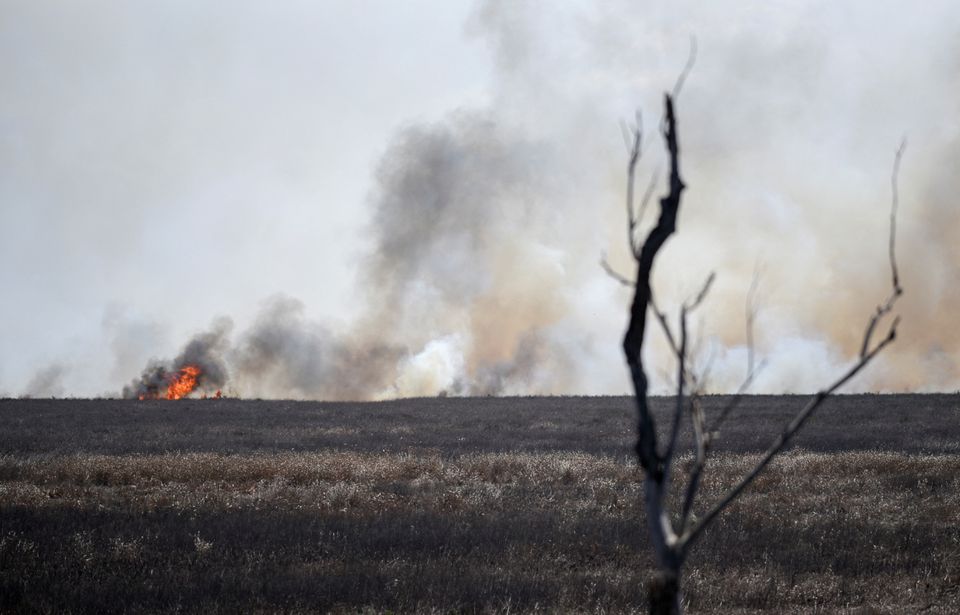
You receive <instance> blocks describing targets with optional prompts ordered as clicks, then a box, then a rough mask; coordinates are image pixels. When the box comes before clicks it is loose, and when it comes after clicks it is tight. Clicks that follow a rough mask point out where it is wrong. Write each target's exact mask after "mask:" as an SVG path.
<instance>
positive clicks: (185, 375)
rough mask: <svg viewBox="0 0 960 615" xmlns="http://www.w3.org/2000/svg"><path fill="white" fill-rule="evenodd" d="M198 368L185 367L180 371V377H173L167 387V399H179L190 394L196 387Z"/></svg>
mask: <svg viewBox="0 0 960 615" xmlns="http://www.w3.org/2000/svg"><path fill="white" fill-rule="evenodd" d="M199 375H200V368H199V367H197V366H196V365H187V366H186V367H182V368H181V369H180V375H179V376H176V377H174V379H173V380H171V382H170V386H168V387H167V399H180V398H181V397H185V396H187V395H189V394H190V392H191V391H193V389H195V388H196V386H197V377H198V376H199Z"/></svg>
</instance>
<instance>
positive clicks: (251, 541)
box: [0, 395, 960, 613]
mask: <svg viewBox="0 0 960 615" xmlns="http://www.w3.org/2000/svg"><path fill="white" fill-rule="evenodd" d="M722 401H723V398H708V400H707V408H708V411H709V408H710V407H716V406H717V405H718V404H720V403H722ZM803 402H804V398H800V397H767V396H755V397H748V398H746V400H745V402H744V404H743V407H742V410H741V411H740V412H739V414H738V415H737V416H736V418H735V420H732V421H730V422H729V423H728V426H727V428H726V429H725V431H724V432H723V434H722V437H721V441H720V444H719V445H718V447H717V454H716V456H715V457H714V458H713V460H712V462H711V464H710V465H708V469H707V474H705V476H704V485H703V493H702V496H701V500H700V502H701V505H700V508H701V509H702V508H704V507H706V506H707V505H708V504H709V503H710V502H712V501H714V500H715V499H716V498H718V497H719V496H720V495H721V494H722V492H723V490H724V489H725V487H726V486H728V485H730V484H732V483H733V482H734V481H735V480H736V479H737V478H738V477H739V476H741V475H742V474H743V473H744V472H745V471H746V470H747V469H748V468H749V466H750V464H751V463H752V461H753V460H754V459H756V457H757V455H758V453H759V452H760V451H762V450H763V448H765V445H766V443H767V442H768V441H769V440H770V438H771V437H773V435H774V434H775V433H776V432H777V430H778V429H779V427H780V426H782V425H783V423H784V422H785V421H786V420H788V419H789V417H790V416H791V415H792V412H794V411H795V410H796V409H797V408H798V407H799V406H800V405H801V404H802V403H803ZM655 403H657V404H659V409H660V410H661V411H663V412H666V411H667V409H668V408H669V404H670V403H671V400H669V399H660V400H655ZM632 418H633V413H632V406H631V400H629V399H627V398H485V399H457V398H443V399H414V400H402V401H396V402H383V403H370V404H361V403H356V404H353V403H312V402H284V401H253V400H251V401H239V400H231V399H220V400H180V401H176V402H167V401H152V402H139V401H116V400H4V401H0V611H2V612H48V613H63V612H171V611H182V612H200V611H205V612H213V613H216V612H231V613H232V612H258V611H259V612H277V611H282V612H316V611H321V612H325V611H334V612H366V611H369V612H382V611H393V612H398V611H399V612H450V611H463V612H530V611H539V612H556V611H567V612H570V611H575V612H598V613H600V612H639V611H642V610H643V608H644V596H643V594H644V589H643V588H644V579H645V578H646V576H647V574H648V572H649V570H650V560H649V556H648V554H647V548H646V532H645V525H644V523H645V522H644V519H643V516H642V515H643V512H642V510H641V506H640V494H639V474H638V472H637V470H636V468H635V467H634V464H632V463H631V461H630V458H629V450H630V446H631V440H632V433H633V431H632V430H633V427H632ZM958 587H960V396H957V395H897V396H871V395H856V396H841V397H837V398H835V399H833V400H832V401H830V402H828V404H827V405H826V406H824V408H823V409H822V410H821V411H820V413H819V414H818V415H817V416H816V417H814V419H812V420H811V422H810V423H809V425H808V427H807V428H806V429H805V431H803V432H802V433H801V435H800V436H799V438H798V439H797V442H796V444H795V446H794V447H793V448H792V449H791V450H790V452H789V453H787V454H785V455H784V456H783V457H781V458H780V459H779V460H777V461H775V462H774V463H773V464H772V465H771V467H770V469H769V470H768V472H767V473H766V474H764V475H763V476H762V477H761V478H760V479H759V480H758V481H757V482H756V483H755V485H754V486H753V487H752V488H751V489H750V490H748V491H747V492H746V493H745V494H744V496H743V497H742V498H741V500H740V501H739V502H738V503H737V504H735V505H734V506H733V507H732V508H731V509H730V510H729V511H727V513H726V514H725V515H724V516H723V517H722V518H721V519H720V520H719V521H718V522H717V523H716V524H715V525H714V526H712V527H711V528H710V530H708V532H707V535H706V536H705V537H704V540H703V542H702V543H700V544H699V546H698V548H697V549H696V551H695V552H694V554H693V556H692V557H691V561H690V563H689V564H688V567H687V575H686V577H685V585H684V591H685V598H686V600H687V602H688V608H689V611H690V612H695V613H697V612H707V613H709V612H741V613H748V612H757V611H768V612H777V613H826V612H850V613H902V612H919V611H921V610H923V611H924V612H934V613H953V612H958V610H960V590H958Z"/></svg>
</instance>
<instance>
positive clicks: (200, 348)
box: [121, 318, 233, 399]
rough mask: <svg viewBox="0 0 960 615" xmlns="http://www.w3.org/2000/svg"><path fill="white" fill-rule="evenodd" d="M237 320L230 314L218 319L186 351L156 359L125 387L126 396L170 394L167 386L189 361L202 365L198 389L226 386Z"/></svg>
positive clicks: (208, 389) (210, 390) (204, 392)
mask: <svg viewBox="0 0 960 615" xmlns="http://www.w3.org/2000/svg"><path fill="white" fill-rule="evenodd" d="M232 328H233V323H232V322H231V321H230V319H228V318H220V319H217V320H216V321H215V322H214V323H213V325H212V326H211V327H210V330H209V331H205V332H203V333H198V334H197V335H195V336H194V337H193V338H192V339H191V340H190V341H189V342H187V345H186V346H185V347H184V349H183V351H182V352H181V353H180V354H179V355H177V357H176V358H174V359H173V360H172V361H162V360H158V359H152V360H151V361H150V362H149V363H148V364H147V366H146V367H145V368H144V370H143V372H142V373H141V374H140V377H139V378H136V379H134V380H133V382H131V383H130V384H128V385H127V386H125V387H124V388H123V392H122V393H121V395H122V397H124V398H126V399H137V398H145V399H158V398H162V397H164V396H165V395H166V390H167V387H168V386H169V385H170V383H171V382H172V381H173V380H175V379H176V378H177V377H178V376H179V374H180V373H181V370H182V369H183V368H184V367H187V366H189V365H193V366H196V367H198V368H200V374H199V376H198V377H197V386H196V389H195V390H196V391H197V393H199V394H209V393H213V392H215V391H217V390H220V389H222V388H223V387H224V386H225V385H226V383H227V366H226V361H225V359H224V357H225V354H226V351H227V349H228V348H229V335H230V330H231V329H232Z"/></svg>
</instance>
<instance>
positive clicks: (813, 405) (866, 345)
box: [678, 144, 904, 559]
mask: <svg viewBox="0 0 960 615" xmlns="http://www.w3.org/2000/svg"><path fill="white" fill-rule="evenodd" d="M903 150H904V145H903V144H901V146H900V147H899V148H898V149H897V153H896V156H895V158H894V165H893V180H892V187H893V199H892V204H891V219H890V220H891V224H890V241H889V245H890V259H891V260H890V265H891V271H892V275H891V278H892V279H891V285H892V287H893V290H892V291H891V294H890V297H889V298H888V299H887V301H886V302H885V303H884V304H882V305H881V306H880V307H878V308H877V311H876V313H874V314H873V316H872V317H871V318H870V319H869V321H868V322H867V326H866V329H865V331H864V334H863V343H862V345H861V351H860V356H859V359H858V360H857V362H856V363H854V364H853V366H852V367H850V368H849V369H848V370H847V371H846V373H844V374H843V375H842V376H841V377H840V378H838V379H837V380H836V381H834V382H833V383H832V384H831V385H830V386H828V387H827V388H826V389H823V390H821V391H820V392H819V393H817V394H816V395H815V396H814V397H813V398H811V399H810V401H809V402H807V404H806V405H805V406H804V407H803V408H802V409H801V410H800V412H798V413H797V414H796V416H794V418H793V420H792V421H790V423H788V424H787V425H786V426H785V427H784V429H783V431H782V432H781V433H780V435H779V436H778V437H777V438H776V439H775V440H774V441H773V443H772V444H771V445H770V447H769V448H768V449H767V452H766V453H764V455H763V457H762V458H761V459H760V461H759V462H758V463H757V465H756V466H754V468H753V469H752V470H751V471H750V472H749V473H748V474H747V475H746V476H744V477H743V478H742V479H741V480H740V482H739V483H737V484H736V485H735V486H734V487H733V488H732V489H730V491H728V492H727V494H726V495H725V496H724V497H723V498H721V499H720V501H719V502H717V503H716V504H714V506H713V507H712V508H711V509H710V510H709V511H708V512H707V513H706V514H705V515H704V516H703V518H702V519H701V520H700V521H699V522H698V523H697V524H696V525H695V526H693V528H691V529H690V530H689V531H688V532H686V533H683V534H682V535H681V537H680V538H679V540H678V549H679V550H680V552H681V556H680V557H681V559H682V558H683V557H685V556H686V553H687V551H688V549H689V548H690V546H691V545H692V544H693V543H694V541H696V539H697V538H698V537H699V536H700V535H701V533H702V532H703V530H704V528H706V527H707V526H708V525H709V524H710V523H711V522H712V521H713V520H714V519H715V518H716V517H717V515H719V514H720V513H721V512H723V510H724V509H725V508H726V507H727V506H729V505H730V504H731V503H732V502H733V501H734V500H736V499H737V497H738V496H739V495H740V493H741V492H743V490H744V489H746V488H747V487H748V486H749V485H750V484H751V483H752V482H753V481H754V480H755V479H756V478H757V476H759V474H760V473H761V472H762V471H763V469H764V468H766V467H767V464H769V463H770V461H772V460H773V458H774V457H776V456H777V455H778V454H779V453H780V452H781V451H782V450H783V449H784V448H785V447H786V446H787V444H789V443H790V441H791V440H792V439H793V436H794V435H795V434H796V433H797V432H798V431H799V430H800V428H801V427H803V424H804V423H805V422H806V421H807V419H809V418H810V417H811V416H812V415H813V413H814V411H816V409H817V408H819V407H820V406H821V405H822V404H823V402H824V401H826V399H827V398H828V397H830V395H831V394H833V393H834V391H836V390H837V389H839V388H840V387H842V386H843V385H844V384H846V383H847V382H848V381H849V380H850V379H851V378H853V377H854V376H855V375H857V374H858V373H859V372H860V370H862V369H863V368H864V367H866V366H867V365H868V364H869V363H870V362H871V361H872V360H873V359H874V357H876V356H877V355H878V354H879V353H880V352H881V351H882V350H883V349H884V348H886V347H887V346H888V345H889V344H891V343H892V342H893V341H894V340H895V339H896V337H897V325H899V324H900V317H899V316H898V317H895V318H894V319H893V322H892V323H891V324H890V328H889V329H888V330H887V335H886V337H884V338H883V340H881V341H880V342H879V343H878V344H877V345H876V346H874V347H873V348H871V347H870V344H871V338H872V336H873V333H874V330H875V329H876V327H877V323H878V322H879V320H880V319H881V318H882V317H883V316H884V315H885V314H887V313H889V312H890V311H891V310H892V309H893V306H894V304H895V302H896V300H897V298H898V297H899V296H900V295H901V294H903V290H902V288H901V287H900V281H899V277H898V275H897V264H896V260H895V252H894V245H895V244H894V242H895V239H896V217H895V216H896V211H897V201H898V195H897V174H898V172H899V169H900V159H901V157H902V155H903ZM748 313H749V312H748ZM751 339H752V337H751ZM723 416H724V415H723V414H722V415H721V417H720V418H723ZM697 478H698V480H699V477H697ZM692 484H693V480H691V485H692ZM694 495H695V493H694V494H690V489H688V494H687V497H688V498H689V499H692V497H693V496H694ZM681 531H683V530H681Z"/></svg>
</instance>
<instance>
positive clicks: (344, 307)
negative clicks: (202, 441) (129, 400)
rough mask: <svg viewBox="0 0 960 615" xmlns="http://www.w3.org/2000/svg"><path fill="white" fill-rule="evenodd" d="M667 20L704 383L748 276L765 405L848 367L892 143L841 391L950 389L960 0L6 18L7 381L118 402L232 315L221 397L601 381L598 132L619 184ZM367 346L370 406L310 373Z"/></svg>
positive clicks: (602, 241) (655, 105)
mask: <svg viewBox="0 0 960 615" xmlns="http://www.w3.org/2000/svg"><path fill="white" fill-rule="evenodd" d="M690 35H695V36H696V37H697V40H698V42H699V57H698V60H697V65H696V67H695V69H694V71H693V73H692V74H691V76H690V79H689V81H688V83H687V86H686V88H685V90H684V92H683V94H682V96H681V99H680V101H679V103H678V109H679V113H680V131H681V132H680V135H681V144H682V147H683V151H684V174H685V176H686V179H687V182H688V184H689V185H690V190H689V191H688V193H687V198H686V200H685V202H684V205H683V210H682V213H681V219H680V230H679V234H678V235H677V237H675V238H674V239H672V240H671V243H670V244H669V246H668V248H667V249H666V250H665V251H664V253H663V254H662V255H661V257H660V260H659V261H658V268H657V277H656V280H657V284H658V285H659V288H661V289H662V290H661V292H660V294H661V296H662V297H664V303H665V304H666V305H667V306H670V305H675V304H676V301H677V300H679V299H682V298H683V297H684V296H686V295H687V294H689V293H690V292H692V289H694V288H695V287H696V286H697V282H698V281H699V280H701V279H702V278H703V277H704V276H705V275H706V274H707V273H708V272H709V271H711V270H715V271H716V272H717V274H718V276H719V277H718V284H717V288H716V292H715V293H714V295H713V296H712V297H711V303H709V304H708V305H707V306H706V307H707V309H705V310H704V313H703V319H704V322H703V324H702V327H701V331H702V333H701V339H702V343H701V347H700V350H701V352H702V354H703V356H704V357H705V358H704V361H705V362H708V361H711V360H712V365H713V369H712V373H713V374H714V378H715V380H714V381H715V384H714V387H715V389H716V390H724V389H727V388H729V387H730V386H733V384H734V383H735V382H736V381H737V379H738V378H739V371H738V370H740V369H741V368H742V363H743V355H744V350H743V346H742V344H743V334H742V327H743V322H742V313H743V296H744V293H745V292H746V289H747V287H748V286H749V283H750V279H751V275H752V272H753V270H754V268H755V267H756V264H757V263H761V269H762V271H763V277H762V283H761V293H760V297H761V305H762V306H763V311H762V313H761V318H760V321H759V323H758V324H759V326H760V327H761V328H762V331H761V332H760V333H759V346H760V348H759V349H760V351H761V353H762V354H763V355H764V356H766V357H767V358H768V359H769V361H770V363H771V367H770V368H769V369H768V372H767V373H766V374H765V375H764V376H763V378H762V379H761V381H760V382H758V386H759V388H760V390H766V391H772V392H779V391H806V390H812V389H813V388H815V387H816V386H818V385H820V384H824V383H825V381H824V379H825V378H828V377H829V375H830V374H831V373H832V370H834V369H836V368H837V367H838V366H840V365H843V364H844V363H845V362H846V361H847V360H848V359H849V358H850V357H851V356H853V354H854V353H855V351H856V349H857V347H858V339H857V338H858V336H859V335H860V332H861V331H862V327H863V323H864V321H865V318H866V317H867V315H868V314H869V313H870V310H871V309H872V307H873V305H875V304H876V302H877V301H879V300H881V299H882V298H883V297H884V296H885V293H886V292H887V291H888V287H887V286H886V285H887V284H888V280H887V277H888V269H887V263H886V260H885V258H886V254H885V240H886V237H885V233H886V226H885V225H886V215H887V212H888V206H889V202H890V188H889V183H890V169H891V164H892V160H893V152H894V150H895V149H896V146H897V144H898V143H899V141H900V139H901V137H902V136H903V135H907V136H908V138H909V147H908V152H907V156H906V158H905V159H904V164H903V172H902V175H901V199H902V209H901V212H900V216H901V218H900V223H901V230H900V238H899V241H900V245H899V247H900V258H901V268H902V270H903V277H904V286H905V287H906V289H907V293H908V294H907V296H906V297H905V299H904V301H903V308H902V313H903V315H904V319H905V320H904V324H903V327H902V333H903V336H902V338H903V339H902V340H901V341H900V342H898V345H897V346H896V347H895V348H893V349H892V351H891V353H890V356H889V357H885V358H884V360H883V361H881V362H879V363H878V365H877V366H876V368H875V369H874V370H873V371H872V373H870V374H867V375H866V377H865V378H864V379H863V380H862V381H861V382H860V384H858V385H856V386H855V387H854V390H858V389H859V390H863V389H880V390H904V389H910V390H955V389H956V388H957V387H960V356H958V354H960V333H958V331H957V314H958V311H960V248H958V245H960V215H958V206H957V198H958V197H957V195H958V194H960V177H958V176H957V171H956V170H957V169H958V168H960V4H958V3H956V2H955V1H949V2H948V1H931V2H923V3H916V4H915V5H914V6H910V7H909V9H907V8H906V5H904V4H902V3H898V2H885V1H879V2H878V1H866V0H863V1H857V2H843V3H837V2H800V1H796V2H790V1H780V2H716V3H697V2H670V3H653V2H627V1H612V2H586V1H581V2H565V3H548V2H533V1H531V2H506V1H502V2H455V1H449V0H444V1H439V0H435V1H432V2H428V1H425V0H424V1H404V2H394V1H387V0H384V1H370V0H349V1H347V0H344V1H332V0H331V1H319V2H306V1H304V2H294V1H289V2H286V1H285V2H252V1H251V2H238V1H234V0H231V1H229V2H204V3H198V2H176V1H168V2H119V1H95V0H94V1H90V2H83V3H71V2H55V1H38V0H26V1H22V2H20V1H13V0H2V1H0V83H2V84H3V88H2V89H3V94H2V96H0V282H2V286H3V288H4V289H5V291H6V292H5V293H4V301H3V302H2V303H0V393H3V394H7V395H19V394H22V393H33V394H40V395H43V394H48V395H49V394H57V395H64V394H66V395H98V394H116V393H118V392H119V390H120V389H121V387H122V386H123V385H124V384H126V383H127V382H129V381H130V380H131V379H133V378H134V377H136V376H137V375H138V374H139V373H140V370H141V369H142V368H143V367H144V365H145V364H146V362H147V361H148V360H149V359H151V358H160V359H163V358H169V357H173V356H175V355H177V353H178V352H180V350H181V349H182V348H183V346H184V344H185V343H186V342H187V340H188V339H190V337H191V336H192V335H194V334H195V333H197V332H199V331H204V330H207V329H208V328H209V327H211V323H213V322H214V321H215V320H216V319H217V318H219V317H223V316H226V317H228V318H230V319H231V322H232V325H229V326H227V327H226V328H225V329H224V330H225V331H227V333H225V335H230V336H232V337H231V338H230V339H231V340H232V341H231V342H230V345H231V349H230V350H225V351H224V352H225V353H226V354H225V357H226V361H227V363H229V364H230V365H231V366H232V367H231V373H232V374H234V375H235V378H236V380H237V382H236V383H235V389H234V390H236V391H237V392H241V393H246V394H261V395H275V396H293V397H328V396H361V397H383V396H390V395H405V394H435V393H437V392H438V391H439V390H446V389H451V390H458V391H461V392H474V393H476V392H482V391H496V392H503V393H549V392H588V393H620V392H624V391H626V390H627V382H628V381H627V378H626V374H625V371H624V370H623V368H622V365H621V360H620V356H619V354H618V352H619V350H618V346H619V344H618V341H619V335H620V332H621V330H622V328H623V326H624V324H625V317H626V312H625V309H626V308H625V306H626V302H627V300H628V297H627V295H626V293H625V291H624V290H623V289H620V288H617V287H616V285H615V284H614V283H612V282H611V281H610V280H609V279H607V278H605V277H604V275H603V273H602V272H601V271H600V270H599V268H598V267H597V261H598V258H599V255H600V253H601V252H604V251H605V252H607V253H609V254H610V255H611V260H612V261H613V262H614V263H615V264H616V265H617V266H620V267H622V268H624V269H628V266H629V261H628V259H627V258H626V256H625V251H624V248H623V245H622V243H623V239H622V231H623V228H622V225H623V220H622V191H623V170H624V165H625V162H626V161H625V152H624V147H623V143H622V138H621V134H620V128H619V126H618V122H619V121H620V120H622V119H624V118H631V117H632V115H633V111H634V109H635V108H636V107H641V108H642V109H643V111H644V113H645V118H646V124H647V129H648V133H649V135H648V141H647V149H646V150H645V160H644V164H645V166H644V168H643V173H644V177H646V174H648V173H650V172H651V170H652V169H654V168H655V167H657V165H658V164H660V163H662V155H661V153H660V152H661V143H660V141H659V139H658V138H657V135H656V134H655V127H656V124H657V121H658V118H659V113H660V109H659V104H660V98H659V97H660V95H661V93H662V91H663V90H665V89H667V88H669V87H671V86H672V83H673V80H674V79H675V77H676V74H677V73H678V71H679V69H680V67H682V65H683V63H684V61H685V60H686V54H687V46H688V42H687V41H688V37H689V36H690ZM374 284H375V285H376V287H377V290H376V292H374V291H371V288H370V287H371V285H374ZM671 302H672V303H671ZM278 306H280V307H278ZM387 306H389V307H390V310H389V311H388V310H387ZM396 306H399V308H398V309H399V313H398V309H395V308H396ZM220 322H222V321H220ZM258 323H259V324H258ZM278 327H279V329H278ZM265 330H269V331H271V332H273V333H272V334H276V333H277V331H278V330H280V331H281V332H282V333H283V337H284V340H285V341H284V342H283V344H282V348H280V346H277V348H280V350H276V351H275V348H274V346H270V349H271V350H270V352H271V353H274V354H271V355H270V356H269V357H268V358H267V359H264V358H263V357H264V354H263V347H262V343H266V342H264V339H266V338H265V337H264V335H265V334H263V331H265ZM374 338H375V339H374ZM270 339H271V340H272V339H274V338H270ZM292 339H296V340H297V343H296V344H294V345H293V346H292V345H291V340H292ZM257 340H259V341H260V342H262V343H261V346H259V347H257V348H259V350H258V351H257V352H254V350H251V349H252V348H254V347H255V346H256V344H255V343H254V342H256V341H257ZM374 341H375V342H377V343H378V344H379V343H382V344H384V346H385V347H386V346H388V347H389V348H390V352H389V353H386V354H385V353H381V352H379V351H376V350H371V349H375V348H377V347H378V346H376V345H372V344H373V342H374ZM270 343H273V342H270ZM656 344H657V342H654V343H653V345H652V346H651V350H650V351H651V353H654V358H653V359H652V365H653V369H654V371H661V372H665V373H666V371H667V370H669V369H670V367H669V362H667V361H666V359H665V358H664V357H663V356H662V355H663V354H664V353H663V352H662V347H661V348H660V350H658V349H657V346H656ZM324 345H326V346H329V347H330V348H334V347H335V348H337V349H338V350H337V353H338V354H336V357H338V358H330V356H331V355H329V354H328V353H327V351H326V350H323V349H322V348H319V346H324ZM294 346H296V347H295V348H294ZM358 349H361V350H362V352H361V350H358ZM258 352H259V354H257V353H258ZM368 352H374V354H375V356H376V357H377V359H376V360H383V358H384V356H388V357H389V361H390V365H389V366H388V367H386V368H384V369H383V370H380V371H378V374H377V378H378V379H379V380H378V381H377V383H376V384H375V385H371V387H372V388H371V389H370V390H369V391H365V392H362V393H357V392H356V391H357V389H356V388H355V387H354V388H349V387H348V388H343V387H341V388H338V389H336V390H337V391H340V392H331V391H334V388H331V387H332V386H333V385H330V386H329V387H328V386H327V385H324V386H320V385H317V386H311V385H309V384H305V383H307V382H311V381H312V379H323V378H343V377H345V376H343V374H344V373H345V372H347V371H352V370H353V367H352V366H355V365H358V364H359V363H358V361H359V362H360V363H363V364H364V365H367V364H368V363H369V361H370V360H373V359H367V358H364V359H362V360H361V359H358V358H357V357H368V354H367V353H368ZM276 353H281V354H284V357H283V358H282V359H278V358H277V356H276ZM254 355H256V357H257V360H253V359H251V357H252V356H254ZM345 356H346V357H350V360H349V361H346V360H345V359H342V357H345ZM262 361H269V364H267V363H263V362H262ZM333 362H337V364H338V365H341V368H340V370H341V371H339V372H337V371H332V372H329V371H325V369H326V368H325V367H323V366H326V365H330V364H332V363H333ZM342 366H347V367H342ZM280 370H283V371H284V372H285V373H289V371H290V370H294V371H297V373H298V374H299V375H298V376H297V378H290V377H288V376H286V375H284V376H280V375H278V373H279V371H280ZM258 373H262V377H263V379H264V381H263V382H253V381H254V380H256V379H257V378H258ZM331 374H333V375H331ZM337 374H339V375H337ZM241 376H242V378H243V379H245V381H241ZM267 378H270V379H271V380H270V381H269V382H267V381H266V380H267ZM666 380H667V378H666V377H664V378H662V379H661V383H665V382H666Z"/></svg>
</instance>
